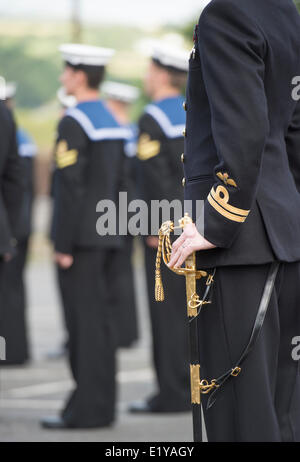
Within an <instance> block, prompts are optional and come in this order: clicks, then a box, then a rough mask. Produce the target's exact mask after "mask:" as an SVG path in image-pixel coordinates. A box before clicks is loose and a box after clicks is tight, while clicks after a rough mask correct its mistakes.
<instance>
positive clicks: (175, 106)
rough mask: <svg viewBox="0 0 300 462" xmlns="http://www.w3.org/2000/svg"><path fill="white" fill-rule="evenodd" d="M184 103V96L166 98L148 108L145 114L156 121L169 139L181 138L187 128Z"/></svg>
mask: <svg viewBox="0 0 300 462" xmlns="http://www.w3.org/2000/svg"><path fill="white" fill-rule="evenodd" d="M183 102H184V99H183V97H182V96H176V97H173V98H166V99H163V100H160V101H156V102H153V103H151V104H149V105H148V106H146V108H145V113H146V114H150V115H151V116H152V117H153V119H155V120H156V122H157V123H158V124H159V126H160V127H161V129H162V130H163V132H164V133H165V135H166V136H167V137H168V138H179V137H182V136H183V134H182V132H183V130H184V128H185V111H184V110H183V107H182V105H183Z"/></svg>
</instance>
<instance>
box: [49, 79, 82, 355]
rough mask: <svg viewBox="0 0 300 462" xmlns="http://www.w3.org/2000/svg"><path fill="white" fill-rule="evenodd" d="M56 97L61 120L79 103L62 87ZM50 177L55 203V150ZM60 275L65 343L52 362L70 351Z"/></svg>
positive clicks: (50, 353)
mask: <svg viewBox="0 0 300 462" xmlns="http://www.w3.org/2000/svg"><path fill="white" fill-rule="evenodd" d="M56 97H57V100H58V102H59V105H60V106H59V115H60V119H61V118H62V117H64V115H65V113H66V111H67V109H69V108H71V107H74V106H76V104H77V101H76V98H75V96H73V95H68V94H67V93H66V90H65V89H64V87H60V88H59V89H58V90H57V92H56ZM50 176H51V181H50V183H51V186H50V197H51V200H52V201H53V200H54V197H55V189H56V188H57V187H58V182H57V176H58V170H57V169H56V161H55V149H54V151H53V161H52V164H51V171H50ZM54 229H55V222H54V220H52V223H51V229H50V236H49V238H50V240H51V238H52V237H53V235H54ZM60 275H61V272H60V271H59V269H58V267H57V266H56V276H57V284H58V288H59V294H60V301H61V307H62V310H61V312H62V322H63V325H64V339H63V341H62V342H61V344H60V345H58V346H57V347H54V348H53V349H51V350H50V351H48V352H47V358H48V359H51V360H52V359H59V358H62V357H64V356H65V355H66V354H67V351H68V334H67V329H66V322H65V320H66V316H65V313H64V303H63V299H64V297H63V294H62V290H63V288H62V286H61V281H60Z"/></svg>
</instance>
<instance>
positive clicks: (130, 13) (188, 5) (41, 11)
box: [0, 0, 209, 26]
mask: <svg viewBox="0 0 300 462" xmlns="http://www.w3.org/2000/svg"><path fill="white" fill-rule="evenodd" d="M79 1H80V4H81V7H80V10H81V15H82V18H83V20H84V21H87V22H91V21H93V22H95V21H96V22H110V23H112V22H114V23H123V24H124V23H125V24H135V25H149V26H152V25H159V24H165V23H168V22H172V23H180V22H185V21H186V20H189V19H193V18H195V17H197V16H198V15H199V12H200V11H201V10H202V8H203V7H204V6H205V5H206V4H207V3H209V0H79ZM70 9H71V0H50V1H48V0H10V1H6V0H0V16H1V17H2V18H3V17H5V16H14V17H19V18H24V19H27V18H48V19H49V18H56V19H67V18H68V16H69V15H70Z"/></svg>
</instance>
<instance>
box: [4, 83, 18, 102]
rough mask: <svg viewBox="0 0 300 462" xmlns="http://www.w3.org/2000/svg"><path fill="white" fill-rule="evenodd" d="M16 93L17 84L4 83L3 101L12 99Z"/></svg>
mask: <svg viewBox="0 0 300 462" xmlns="http://www.w3.org/2000/svg"><path fill="white" fill-rule="evenodd" d="M16 93H17V84H16V83H15V82H5V86H4V95H5V99H10V98H14V97H15V96H16Z"/></svg>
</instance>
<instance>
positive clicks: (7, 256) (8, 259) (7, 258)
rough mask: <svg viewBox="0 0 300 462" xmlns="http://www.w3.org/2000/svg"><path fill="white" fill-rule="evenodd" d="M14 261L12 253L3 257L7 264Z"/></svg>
mask: <svg viewBox="0 0 300 462" xmlns="http://www.w3.org/2000/svg"><path fill="white" fill-rule="evenodd" d="M11 259H12V255H11V254H10V253H5V254H4V256H3V260H4V261H5V263H8V262H9V261H10V260H11Z"/></svg>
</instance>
